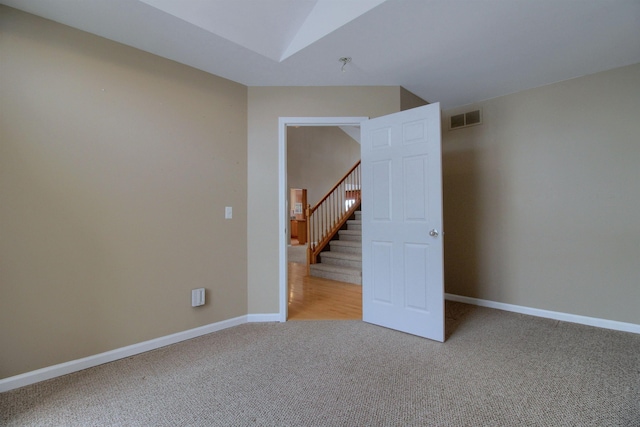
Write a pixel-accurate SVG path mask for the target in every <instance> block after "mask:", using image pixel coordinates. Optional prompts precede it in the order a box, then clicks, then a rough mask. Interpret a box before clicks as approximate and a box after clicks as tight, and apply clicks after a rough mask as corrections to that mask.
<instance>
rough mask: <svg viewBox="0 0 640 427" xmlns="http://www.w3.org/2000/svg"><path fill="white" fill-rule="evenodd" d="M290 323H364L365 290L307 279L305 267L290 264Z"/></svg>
mask: <svg viewBox="0 0 640 427" xmlns="http://www.w3.org/2000/svg"><path fill="white" fill-rule="evenodd" d="M287 320H362V286H360V285H353V284H351V283H344V282H336V281H334V280H328V279H323V278H320V277H311V276H307V266H306V265H305V264H298V263H293V262H290V263H289V316H288V319H287Z"/></svg>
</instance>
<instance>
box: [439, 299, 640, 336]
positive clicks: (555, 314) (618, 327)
mask: <svg viewBox="0 0 640 427" xmlns="http://www.w3.org/2000/svg"><path fill="white" fill-rule="evenodd" d="M444 297H445V299H448V300H450V301H458V302H464V303H467V304H473V305H477V306H480V307H488V308H495V309H498V310H504V311H512V312H514V313H520V314H528V315H530V316H537V317H544V318H547V319H554V320H562V321H563V322H571V323H579V324H581V325H587V326H595V327H598V328H604V329H612V330H615V331H623V332H631V333H634V334H640V325H636V324H635V323H625V322H618V321H617V320H608V319H599V318H597V317H588V316H580V315H578V314H570V313H562V312H560V311H550V310H542V309H539V308H531V307H524V306H521V305H514V304H506V303H503V302H496V301H489V300H484V299H479V298H471V297H465V296H462V295H454V294H444Z"/></svg>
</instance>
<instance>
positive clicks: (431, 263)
mask: <svg viewBox="0 0 640 427" xmlns="http://www.w3.org/2000/svg"><path fill="white" fill-rule="evenodd" d="M361 132H362V135H361V136H362V144H361V150H362V285H363V289H362V296H363V301H362V314H363V320H364V321H366V322H370V323H374V324H377V325H380V326H385V327H388V328H392V329H397V330H400V331H403V332H407V333H410V334H414V335H419V336H422V337H425V338H429V339H433V340H437V341H444V271H443V270H444V268H443V257H444V252H443V238H442V236H443V232H442V165H441V133H440V105H439V104H430V105H427V106H424V107H418V108H414V109H411V110H407V111H403V112H400V113H396V114H391V115H388V116H384V117H379V118H376V119H371V120H368V121H364V122H363V123H362V127H361Z"/></svg>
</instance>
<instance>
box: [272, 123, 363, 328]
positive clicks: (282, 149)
mask: <svg viewBox="0 0 640 427" xmlns="http://www.w3.org/2000/svg"><path fill="white" fill-rule="evenodd" d="M365 120H369V118H368V117H280V118H279V119H278V207H279V209H278V210H279V212H278V232H279V233H280V238H279V239H278V260H279V261H278V269H279V272H278V273H279V274H278V277H279V278H280V312H279V317H280V321H281V322H286V321H287V307H288V295H287V288H288V280H289V278H288V277H287V276H288V268H287V239H288V237H289V236H288V235H287V230H288V228H287V221H288V218H289V216H288V212H287V197H288V189H287V126H360V123H362V122H363V121H365Z"/></svg>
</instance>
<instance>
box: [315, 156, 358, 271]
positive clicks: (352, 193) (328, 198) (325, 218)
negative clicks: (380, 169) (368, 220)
mask: <svg viewBox="0 0 640 427" xmlns="http://www.w3.org/2000/svg"><path fill="white" fill-rule="evenodd" d="M360 186H361V180H360V161H359V160H358V162H357V163H356V164H355V165H353V167H352V168H351V169H350V170H349V172H347V173H346V174H345V176H344V177H342V179H341V180H340V181H338V183H336V185H334V186H333V188H332V189H331V190H329V192H328V193H327V194H326V195H325V196H324V197H323V198H322V199H321V200H320V202H318V204H316V205H315V206H314V207H311V205H307V209H306V210H307V212H306V217H307V239H308V243H307V266H308V265H309V264H315V263H316V262H317V259H318V255H319V254H320V252H322V250H323V249H324V247H325V246H327V244H328V243H329V241H331V239H332V238H333V236H335V234H336V233H337V232H338V230H340V228H342V226H343V225H344V224H345V223H346V222H347V220H348V219H349V217H350V216H351V215H352V214H353V213H354V212H355V211H356V210H357V209H358V207H360V201H361V200H360V188H361V187H360ZM307 268H308V267H307Z"/></svg>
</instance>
